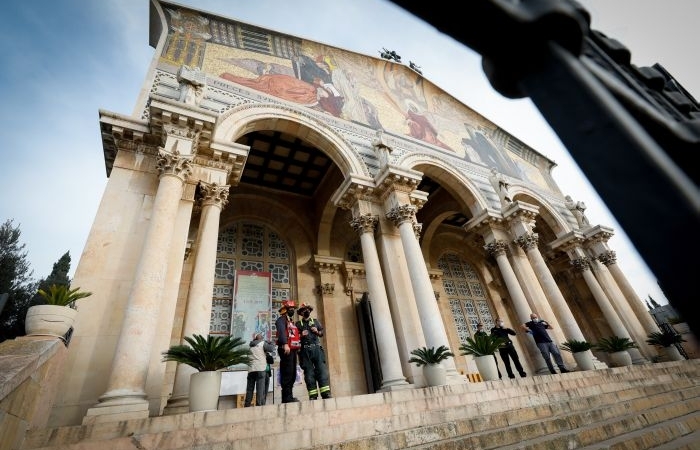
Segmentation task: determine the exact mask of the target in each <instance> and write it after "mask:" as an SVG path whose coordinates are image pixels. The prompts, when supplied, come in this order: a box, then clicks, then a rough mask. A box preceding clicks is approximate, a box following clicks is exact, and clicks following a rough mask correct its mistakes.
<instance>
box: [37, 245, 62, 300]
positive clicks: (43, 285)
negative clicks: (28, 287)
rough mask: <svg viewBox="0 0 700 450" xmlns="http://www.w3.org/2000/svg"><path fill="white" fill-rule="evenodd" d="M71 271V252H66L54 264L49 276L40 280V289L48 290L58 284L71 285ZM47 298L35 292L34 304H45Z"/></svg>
mask: <svg viewBox="0 0 700 450" xmlns="http://www.w3.org/2000/svg"><path fill="white" fill-rule="evenodd" d="M69 271H70V252H66V253H64V254H63V256H61V258H60V259H59V260H58V261H56V262H55V263H54V264H53V269H52V270H51V273H50V274H49V276H48V277H46V278H43V279H41V280H40V281H39V286H38V289H39V290H42V291H48V290H49V288H50V287H51V286H52V285H57V286H70V278H69V277H68V272H69ZM45 303H46V300H45V299H44V298H43V297H42V296H41V295H39V293H38V291H37V293H36V294H34V298H32V305H41V304H45Z"/></svg>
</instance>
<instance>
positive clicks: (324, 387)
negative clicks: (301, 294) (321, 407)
mask: <svg viewBox="0 0 700 450" xmlns="http://www.w3.org/2000/svg"><path fill="white" fill-rule="evenodd" d="M313 310H314V308H313V307H312V306H311V305H306V304H304V303H302V304H301V305H300V306H299V310H298V313H299V316H301V317H300V319H299V321H298V322H297V324H296V325H297V328H299V331H300V332H301V351H300V352H299V365H300V366H301V368H302V370H303V371H304V382H305V383H306V389H307V390H308V391H309V400H316V399H318V395H319V394H321V397H322V398H331V386H330V380H329V375H328V366H327V365H326V355H325V353H324V352H323V347H322V346H321V338H322V337H323V325H321V322H319V321H318V319H314V318H312V317H311V311H313Z"/></svg>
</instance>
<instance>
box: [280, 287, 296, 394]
mask: <svg viewBox="0 0 700 450" xmlns="http://www.w3.org/2000/svg"><path fill="white" fill-rule="evenodd" d="M279 312H280V316H279V317H278V318H277V321H276V322H275V327H276V328H277V354H278V355H279V357H280V384H281V385H282V403H291V402H298V401H299V400H297V399H296V398H294V396H293V395H292V390H293V388H294V381H295V380H296V378H297V350H294V349H292V348H291V347H292V346H291V345H290V344H291V342H290V336H289V332H290V331H292V333H294V332H295V331H294V330H296V326H295V325H294V321H293V320H292V317H293V316H294V300H285V301H283V302H282V307H281V308H280V309H279Z"/></svg>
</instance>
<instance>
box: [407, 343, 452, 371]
mask: <svg viewBox="0 0 700 450" xmlns="http://www.w3.org/2000/svg"><path fill="white" fill-rule="evenodd" d="M411 355H413V356H411V359H409V360H408V362H409V363H413V364H415V365H417V366H418V367H421V366H424V365H427V364H439V363H440V362H442V361H444V360H446V359H447V358H450V357H452V356H454V353H452V352H451V351H450V349H449V348H447V347H445V346H444V345H441V346H439V347H438V348H437V349H436V348H435V347H420V348H417V349H415V350H413V351H411Z"/></svg>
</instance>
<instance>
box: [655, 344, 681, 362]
mask: <svg viewBox="0 0 700 450" xmlns="http://www.w3.org/2000/svg"><path fill="white" fill-rule="evenodd" d="M660 353H661V354H662V355H663V357H664V360H666V361H684V360H685V358H684V357H683V355H681V352H680V351H678V347H676V346H675V345H669V346H668V347H661V352H660Z"/></svg>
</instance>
